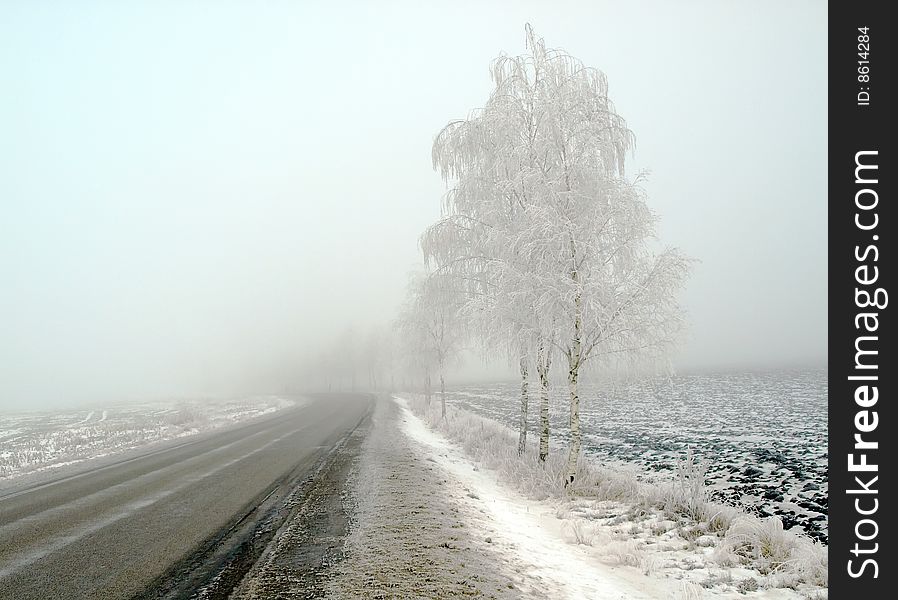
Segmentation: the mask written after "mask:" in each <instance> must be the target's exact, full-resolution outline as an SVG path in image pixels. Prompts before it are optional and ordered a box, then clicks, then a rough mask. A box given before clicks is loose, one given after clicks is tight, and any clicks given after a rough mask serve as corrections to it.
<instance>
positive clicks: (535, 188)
mask: <svg viewBox="0 0 898 600" xmlns="http://www.w3.org/2000/svg"><path fill="white" fill-rule="evenodd" d="M527 46H528V49H529V52H528V53H527V54H524V55H521V56H516V57H508V56H502V57H500V58H499V59H497V60H496V61H494V63H493V65H492V78H493V82H494V84H495V88H494V90H493V92H492V93H491V95H490V98H489V100H488V102H487V104H486V105H485V107H484V108H483V109H481V110H479V111H476V112H474V113H472V115H471V116H470V118H469V119H467V120H464V121H457V122H453V123H450V124H449V125H448V126H447V127H446V128H445V129H444V130H443V131H442V132H441V133H440V135H439V136H438V137H437V140H436V142H435V143H434V151H433V159H434V165H435V167H436V168H437V169H438V170H439V171H440V172H441V173H442V175H443V177H444V178H445V179H446V180H447V181H450V182H452V183H453V184H454V187H452V189H451V190H450V192H449V193H448V194H447V196H446V200H445V204H444V212H445V213H446V216H445V217H444V219H442V221H441V222H440V223H439V224H438V226H435V227H434V228H431V230H429V231H428V233H427V234H425V238H424V240H423V241H422V246H423V247H424V248H425V254H427V253H428V252H430V253H431V255H432V256H433V257H434V259H435V261H436V262H437V264H438V265H439V268H441V269H445V270H447V272H454V273H456V275H457V276H461V277H463V278H464V279H465V280H466V281H467V282H468V284H469V285H468V289H469V297H470V298H478V297H479V298H486V300H481V301H480V302H481V303H482V304H484V305H485V306H487V307H490V310H494V311H495V310H499V311H502V310H504V313H502V314H503V315H504V317H508V324H510V325H512V327H511V328H510V330H511V331H512V332H515V331H517V333H518V334H520V333H521V332H522V331H523V332H526V333H527V334H530V337H531V339H535V340H536V349H535V358H536V364H537V371H538V372H539V373H540V378H541V380H543V374H542V372H541V371H542V370H545V378H544V379H545V382H546V386H547V385H548V370H549V367H550V366H551V357H552V352H553V351H557V352H559V354H560V355H561V356H563V357H564V358H565V359H566V362H567V368H568V388H569V396H570V421H569V424H570V429H571V444H570V448H569V453H568V463H567V470H566V475H565V480H566V483H572V482H573V481H574V479H575V477H576V469H577V460H578V457H579V454H580V445H581V437H580V395H579V387H578V382H579V377H580V373H581V371H582V369H584V368H590V367H595V368H600V367H601V368H607V369H611V368H614V367H615V366H616V364H615V363H617V364H624V365H630V364H632V363H633V362H635V361H645V360H649V359H662V360H663V358H664V356H665V354H666V352H667V351H668V350H669V348H670V347H671V346H672V345H673V343H674V342H675V340H676V337H677V332H678V331H679V329H680V326H681V323H682V318H681V312H680V310H679V307H678V306H677V304H676V302H675V294H676V292H677V290H678V288H679V286H680V285H681V282H682V281H683V279H684V276H685V274H686V271H687V267H688V261H687V260H686V259H685V258H683V257H682V256H681V255H680V254H679V253H678V252H677V251H676V250H672V249H665V250H661V251H660V252H658V253H653V252H652V244H653V241H652V240H653V236H654V232H655V222H656V219H655V216H654V215H653V214H652V212H651V211H650V210H649V209H648V207H647V205H646V203H645V199H644V195H643V193H642V191H641V189H640V188H639V187H638V185H637V183H638V178H637V181H636V182H631V181H628V180H627V179H626V178H625V175H624V162H625V155H626V153H627V151H628V150H629V149H630V148H631V146H632V143H633V135H632V133H631V132H630V130H629V129H628V128H627V127H626V124H625V122H624V120H623V119H622V118H621V117H620V116H619V115H618V114H617V113H616V111H615V109H614V106H613V104H612V103H611V101H610V99H609V98H608V86H607V81H606V79H605V76H604V74H602V73H601V72H600V71H597V70H595V69H592V68H589V67H586V66H584V65H583V64H582V63H580V62H579V61H578V60H576V59H575V58H573V57H571V56H570V55H569V54H567V53H565V52H563V51H560V50H552V49H547V48H546V46H545V44H544V42H543V40H542V39H541V38H538V37H537V36H536V35H535V34H534V33H533V31H532V29H530V27H529V26H528V27H527ZM509 273H522V274H526V276H523V277H517V278H513V279H514V281H513V285H510V286H509V285H506V283H507V281H510V280H509V279H508V277H507V276H508V274H509ZM512 296H514V297H517V298H524V299H525V301H524V302H523V303H522V304H524V305H526V306H527V307H528V308H527V312H528V313H529V314H530V315H534V314H535V315H536V316H535V318H533V317H532V316H531V317H529V318H528V317H526V316H522V314H515V313H516V310H515V305H514V304H509V298H510V297H512ZM471 302H473V303H476V302H477V301H473V300H472V301H471ZM487 314H489V311H487ZM525 314H526V313H525ZM516 324H517V325H518V326H519V329H517V330H515V325H516ZM547 324H548V326H547ZM509 337H510V339H512V340H515V338H516V337H517V335H515V334H514V333H512V335H510V336H509ZM522 388H523V389H526V388H524V386H522ZM524 406H525V403H524V402H523V401H522V408H523V407H524ZM545 409H546V414H547V413H548V403H547V402H546V404H545ZM541 413H542V407H541ZM546 421H547V419H546ZM547 437H548V436H546V438H547ZM541 447H542V443H541ZM545 450H546V451H547V450H548V444H547V443H546V446H545ZM542 453H543V452H542V450H541V454H542Z"/></svg>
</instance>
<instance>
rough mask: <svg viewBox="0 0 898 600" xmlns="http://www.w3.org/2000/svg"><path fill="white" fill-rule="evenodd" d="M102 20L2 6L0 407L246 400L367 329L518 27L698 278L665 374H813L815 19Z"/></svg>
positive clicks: (484, 8)
mask: <svg viewBox="0 0 898 600" xmlns="http://www.w3.org/2000/svg"><path fill="white" fill-rule="evenodd" d="M124 4H125V3H118V2H95V3H93V2H66V3H62V2H58V3H50V2H25V1H19V2H10V1H5V2H2V3H0V286H2V287H0V408H13V409H27V408H36V407H40V406H46V405H50V404H53V405H60V404H68V403H76V402H86V401H92V402H105V401H111V400H119V399H126V398H132V397H145V396H154V395H159V396H161V395H166V394H194V393H205V392H209V393H220V392H227V391H236V390H244V389H255V388H258V389H264V388H269V389H270V388H274V387H277V386H278V385H279V381H280V380H281V379H282V378H283V377H284V374H285V373H289V372H291V371H295V368H294V366H295V364H296V362H297V361H298V360H299V358H300V357H301V356H303V355H304V354H305V353H307V352H309V351H310V350H311V349H314V348H316V347H318V346H320V344H322V343H326V342H327V341H328V340H330V339H332V338H333V337H334V336H336V335H339V334H340V332H341V331H342V330H343V329H344V328H345V325H346V324H353V325H354V326H355V328H356V329H357V330H364V329H365V328H366V327H368V325H369V324H371V323H382V322H387V321H389V320H390V319H392V317H393V316H394V314H395V311H396V308H397V306H398V304H399V303H400V301H401V299H402V296H403V294H404V289H405V281H406V273H407V271H408V270H409V269H411V268H413V267H414V266H415V264H416V263H417V262H418V261H419V255H418V247H417V237H418V235H419V233H420V232H421V231H422V230H423V228H424V227H425V226H426V225H428V224H429V223H431V222H432V221H433V220H434V219H436V218H437V217H438V216H439V199H440V196H441V194H442V193H443V192H444V186H443V184H442V182H441V180H440V178H439V176H438V175H437V174H436V173H434V171H433V170H432V168H431V162H430V146H431V143H432V141H433V138H434V136H435V134H436V133H437V132H438V131H439V130H440V129H441V128H442V126H444V125H445V124H446V123H447V122H448V121H449V120H451V119H456V118H461V117H465V116H466V115H467V114H468V112H469V111H470V110H471V109H473V108H476V107H479V106H482V105H483V103H484V102H485V100H486V98H487V97H488V94H489V91H490V87H491V82H490V79H489V72H488V67H489V64H490V61H491V60H492V59H493V58H495V57H496V56H497V55H499V54H500V53H501V52H505V53H508V54H519V53H523V52H524V51H525V48H524V24H525V23H526V22H530V23H532V24H533V26H534V28H535V29H536V31H537V33H538V34H539V35H541V36H543V37H544V38H545V40H546V43H547V44H548V45H549V46H553V47H562V48H564V49H566V50H567V51H569V52H570V53H571V54H573V55H574V56H576V57H578V58H580V59H581V60H582V61H584V62H585V63H586V64H588V65H590V66H594V67H597V68H599V69H601V70H603V71H604V72H605V73H606V74H607V75H608V79H609V83H610V93H611V97H612V99H613V100H614V102H615V103H616V105H617V108H618V110H619V112H620V113H621V114H622V116H623V117H624V118H625V119H627V121H628V124H629V126H630V127H631V128H632V129H633V131H634V132H635V134H636V140H637V146H636V151H635V154H634V155H633V157H632V158H631V160H630V163H629V167H628V170H629V171H630V172H631V173H635V172H636V171H637V170H639V169H650V170H651V177H650V180H649V182H648V184H647V186H646V189H647V191H648V193H649V202H650V205H651V206H652V208H653V209H654V210H655V211H656V212H658V213H659V215H660V216H661V226H660V236H661V239H662V240H663V241H664V242H666V243H669V244H672V245H677V246H680V247H681V248H682V249H683V250H684V251H685V252H686V253H687V254H689V255H691V256H693V257H695V258H697V259H699V260H700V261H701V262H700V263H699V264H697V265H696V267H695V270H694V273H693V275H692V277H691V278H690V280H689V282H688V284H687V288H686V291H685V293H684V294H683V303H684V304H685V306H686V307H687V308H688V310H689V313H690V319H691V322H692V327H691V333H690V337H689V340H688V343H687V344H686V346H685V348H684V349H683V351H682V352H681V353H680V355H679V356H678V358H677V360H676V363H677V364H678V365H679V367H680V368H681V369H696V368H717V367H740V366H743V367H748V366H751V367H755V366H759V365H769V366H778V365H790V364H823V361H824V360H825V354H826V350H825V346H826V272H825V267H826V183H825V168H826V142H827V137H826V4H825V3H823V2H769V3H759V2H719V1H713V2H677V3H673V2H660V1H659V2H645V1H643V2H614V3H611V2H595V1H589V2H582V3H564V2H551V3H550V2H508V3H500V2H478V3H473V2H472V3H465V2H458V1H453V2H433V3H421V2H408V3H405V2H339V1H328V2H299V1H296V0H291V1H285V2H271V1H269V2H264V3H259V2H211V1H210V2H144V3H128V4H129V6H125V5H124ZM425 4H426V5H427V6H424V5H425Z"/></svg>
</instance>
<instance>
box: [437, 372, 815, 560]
mask: <svg viewBox="0 0 898 600" xmlns="http://www.w3.org/2000/svg"><path fill="white" fill-rule="evenodd" d="M519 394H520V383H493V384H480V385H467V386H462V387H459V388H456V389H453V390H451V391H450V392H448V393H447V396H448V402H449V403H451V404H452V405H454V406H458V407H459V408H463V409H467V410H470V411H471V412H474V413H476V414H479V415H481V416H484V417H488V418H490V419H493V420H494V421H497V422H499V423H504V424H506V425H509V426H513V425H514V424H515V423H517V419H518V411H519V403H520V400H519ZM536 400H537V399H536V396H535V394H532V395H531V402H532V403H535V402H536ZM826 403H827V373H826V371H825V370H821V369H808V370H798V371H769V372H760V373H751V372H746V373H718V374H704V375H683V376H675V377H673V378H670V379H661V380H657V381H640V382H634V383H630V384H616V385H615V384H613V383H612V382H608V383H602V382H598V381H590V380H589V379H588V378H584V381H583V385H582V386H581V419H582V423H583V430H584V439H583V444H584V453H586V454H587V455H592V456H595V457H596V458H597V459H599V460H600V461H601V462H602V464H617V465H619V466H627V467H633V466H635V467H637V469H636V470H635V472H636V473H637V476H638V477H639V478H640V479H648V480H656V481H662V480H665V479H667V480H670V479H671V478H673V477H674V466H675V464H676V461H677V459H679V458H681V457H682V456H683V454H684V453H685V452H686V449H687V448H691V449H692V451H693V452H694V453H695V454H696V455H697V456H698V457H699V458H706V459H708V461H709V465H708V466H709V471H708V485H709V489H710V490H711V492H712V497H713V498H714V499H715V500H717V501H720V502H725V503H727V504H730V505H734V506H740V507H742V508H743V509H745V510H747V511H749V512H752V513H754V514H757V515H759V516H770V515H776V516H778V517H780V518H781V519H782V520H783V522H784V524H785V526H786V528H790V527H793V526H799V527H801V528H802V529H803V530H804V531H805V532H806V533H808V534H809V535H810V536H812V537H814V538H815V539H817V540H820V541H822V542H824V543H825V542H826V540H827V519H826V514H827V464H828V463H827V437H826V431H827V429H826V420H827V404H826ZM533 412H534V415H535V411H533ZM550 412H551V422H552V431H553V435H554V436H555V438H556V439H557V440H559V441H561V442H562V443H563V442H565V435H566V430H567V419H568V401H567V386H566V385H563V384H559V385H554V386H553V387H552V390H551V402H550Z"/></svg>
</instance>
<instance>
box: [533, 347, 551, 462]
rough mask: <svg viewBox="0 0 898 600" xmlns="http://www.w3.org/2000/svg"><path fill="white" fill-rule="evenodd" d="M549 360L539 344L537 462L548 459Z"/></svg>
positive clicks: (537, 359)
mask: <svg viewBox="0 0 898 600" xmlns="http://www.w3.org/2000/svg"><path fill="white" fill-rule="evenodd" d="M551 363H552V361H551V358H550V356H549V354H548V352H546V350H545V349H544V348H543V346H542V343H540V346H539V349H538V350H537V352H536V372H537V374H538V375H539V462H541V463H544V462H546V459H547V458H548V457H549V367H550V366H551Z"/></svg>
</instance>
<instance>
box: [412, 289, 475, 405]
mask: <svg viewBox="0 0 898 600" xmlns="http://www.w3.org/2000/svg"><path fill="white" fill-rule="evenodd" d="M460 307H461V304H460V301H459V290H458V288H457V286H455V285H454V284H453V282H452V280H451V279H450V278H449V277H447V276H445V275H443V274H440V273H430V274H415V275H413V276H412V277H411V280H410V282H409V299H408V303H407V306H406V309H405V311H404V321H405V322H406V323H407V331H408V333H409V334H410V335H411V336H413V339H415V340H417V342H416V344H417V345H418V346H419V352H420V355H421V358H422V359H423V360H424V361H425V362H426V363H427V364H431V365H433V367H434V368H435V370H436V372H437V374H438V376H439V379H440V413H441V415H442V416H443V417H444V418H445V416H446V368H447V367H448V366H449V363H450V362H452V361H453V360H455V359H456V358H457V357H458V354H459V352H460V351H461V348H462V344H463V341H464V327H463V324H462V321H461V319H460V317H459V309H460ZM425 385H426V386H427V388H428V389H429V388H430V383H429V371H428V375H427V379H426V381H425Z"/></svg>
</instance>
